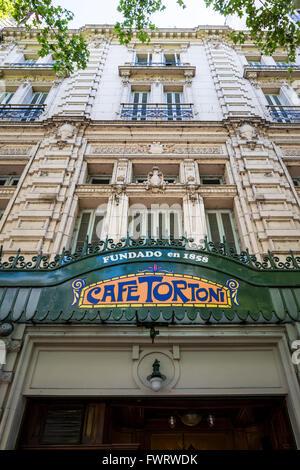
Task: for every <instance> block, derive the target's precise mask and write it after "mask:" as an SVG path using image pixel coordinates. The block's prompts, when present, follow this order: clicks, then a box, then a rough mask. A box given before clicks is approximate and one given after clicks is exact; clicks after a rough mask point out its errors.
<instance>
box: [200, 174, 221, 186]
mask: <svg viewBox="0 0 300 470" xmlns="http://www.w3.org/2000/svg"><path fill="white" fill-rule="evenodd" d="M200 183H201V184H211V185H215V184H225V181H224V177H223V176H212V175H210V176H200Z"/></svg>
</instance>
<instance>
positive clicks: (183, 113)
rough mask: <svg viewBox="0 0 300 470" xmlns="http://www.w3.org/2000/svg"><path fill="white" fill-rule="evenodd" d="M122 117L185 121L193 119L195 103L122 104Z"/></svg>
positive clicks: (134, 119)
mask: <svg viewBox="0 0 300 470" xmlns="http://www.w3.org/2000/svg"><path fill="white" fill-rule="evenodd" d="M120 117H121V119H127V120H129V121H152V120H156V119H158V120H164V121H185V120H188V119H193V117H194V113H193V105H192V104H191V103H189V104H166V103H156V104H153V103H151V104H135V103H122V104H121V112H120Z"/></svg>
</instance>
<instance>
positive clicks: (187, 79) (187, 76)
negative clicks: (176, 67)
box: [184, 72, 193, 86]
mask: <svg viewBox="0 0 300 470" xmlns="http://www.w3.org/2000/svg"><path fill="white" fill-rule="evenodd" d="M184 76H185V84H186V86H191V85H192V81H193V73H192V72H184Z"/></svg>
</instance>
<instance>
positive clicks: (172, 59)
mask: <svg viewBox="0 0 300 470" xmlns="http://www.w3.org/2000/svg"><path fill="white" fill-rule="evenodd" d="M164 64H165V65H169V66H174V65H180V55H179V54H164Z"/></svg>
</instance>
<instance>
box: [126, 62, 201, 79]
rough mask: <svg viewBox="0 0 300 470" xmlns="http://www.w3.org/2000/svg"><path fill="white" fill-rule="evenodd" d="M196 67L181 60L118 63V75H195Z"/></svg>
mask: <svg viewBox="0 0 300 470" xmlns="http://www.w3.org/2000/svg"><path fill="white" fill-rule="evenodd" d="M195 71H196V67H194V66H192V65H190V64H189V63H182V62H140V63H135V62H131V63H130V62H129V63H125V65H119V75H120V76H131V77H132V76H136V75H140V76H143V77H144V76H149V75H150V76H153V75H158V74H159V75H175V76H180V77H185V76H186V75H188V76H189V77H194V76H195Z"/></svg>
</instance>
